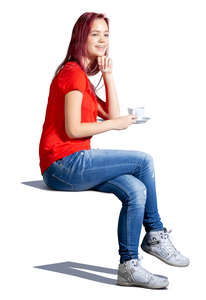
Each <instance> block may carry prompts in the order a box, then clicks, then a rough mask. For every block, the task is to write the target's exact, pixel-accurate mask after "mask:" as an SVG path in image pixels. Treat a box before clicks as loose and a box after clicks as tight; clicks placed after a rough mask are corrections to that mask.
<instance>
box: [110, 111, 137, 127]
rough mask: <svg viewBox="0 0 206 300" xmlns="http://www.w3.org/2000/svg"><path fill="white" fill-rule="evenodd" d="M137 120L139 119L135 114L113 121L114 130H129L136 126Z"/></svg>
mask: <svg viewBox="0 0 206 300" xmlns="http://www.w3.org/2000/svg"><path fill="white" fill-rule="evenodd" d="M136 120H137V118H136V116H135V115H133V114H129V115H127V116H122V117H118V118H115V119H112V121H113V126H114V128H113V129H117V130H121V129H126V128H128V126H129V125H132V124H135V123H136Z"/></svg>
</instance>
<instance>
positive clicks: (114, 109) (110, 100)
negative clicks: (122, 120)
mask: <svg viewBox="0 0 206 300" xmlns="http://www.w3.org/2000/svg"><path fill="white" fill-rule="evenodd" d="M103 79H104V84H105V90H106V103H105V106H106V111H107V112H108V118H109V119H114V118H118V117H119V116H120V106H119V100H118V97H117V91H116V88H115V83H114V78H113V75H112V73H103Z"/></svg>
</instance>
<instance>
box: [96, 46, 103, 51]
mask: <svg viewBox="0 0 206 300" xmlns="http://www.w3.org/2000/svg"><path fill="white" fill-rule="evenodd" d="M96 48H97V49H101V50H104V49H105V47H104V46H96Z"/></svg>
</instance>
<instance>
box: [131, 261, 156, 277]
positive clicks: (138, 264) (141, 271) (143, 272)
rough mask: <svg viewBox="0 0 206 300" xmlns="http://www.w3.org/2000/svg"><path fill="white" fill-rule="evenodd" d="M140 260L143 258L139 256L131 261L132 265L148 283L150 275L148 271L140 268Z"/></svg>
mask: <svg viewBox="0 0 206 300" xmlns="http://www.w3.org/2000/svg"><path fill="white" fill-rule="evenodd" d="M142 260H143V256H139V257H138V258H137V259H133V260H132V265H133V266H135V267H138V272H140V273H141V274H142V275H143V276H144V277H145V279H146V281H148V280H149V279H150V278H151V275H152V273H150V272H149V271H147V270H146V269H144V268H143V267H142V265H141V264H140V262H141V261H142ZM137 262H139V263H137Z"/></svg>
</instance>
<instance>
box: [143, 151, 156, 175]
mask: <svg viewBox="0 0 206 300" xmlns="http://www.w3.org/2000/svg"><path fill="white" fill-rule="evenodd" d="M144 165H145V166H147V167H149V169H150V171H153V169H154V159H153V157H152V155H151V154H149V153H146V152H145V159H144Z"/></svg>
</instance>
